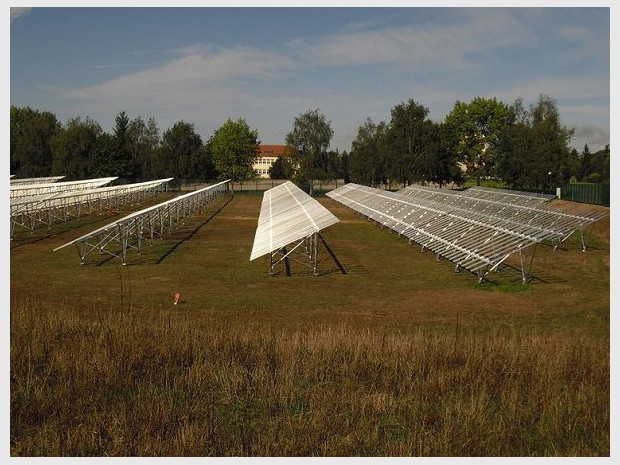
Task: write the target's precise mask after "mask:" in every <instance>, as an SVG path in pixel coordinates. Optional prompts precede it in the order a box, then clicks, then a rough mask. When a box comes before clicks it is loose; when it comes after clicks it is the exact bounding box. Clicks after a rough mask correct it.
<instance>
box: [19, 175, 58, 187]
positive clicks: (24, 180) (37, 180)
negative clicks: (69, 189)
mask: <svg viewBox="0 0 620 465" xmlns="http://www.w3.org/2000/svg"><path fill="white" fill-rule="evenodd" d="M62 178H64V176H45V177H42V178H14V177H13V176H11V186H24V185H26V184H45V183H50V182H56V181H60V180H61V179H62Z"/></svg>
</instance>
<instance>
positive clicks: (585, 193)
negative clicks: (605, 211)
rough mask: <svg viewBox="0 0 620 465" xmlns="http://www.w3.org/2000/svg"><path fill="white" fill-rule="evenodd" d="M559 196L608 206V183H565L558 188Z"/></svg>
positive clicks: (574, 200)
mask: <svg viewBox="0 0 620 465" xmlns="http://www.w3.org/2000/svg"><path fill="white" fill-rule="evenodd" d="M560 197H561V198H562V199H564V200H572V201H573V202H582V203H591V204H595V205H605V206H607V207H608V206H609V184H594V183H589V182H577V183H573V184H565V185H564V186H562V188H561V190H560Z"/></svg>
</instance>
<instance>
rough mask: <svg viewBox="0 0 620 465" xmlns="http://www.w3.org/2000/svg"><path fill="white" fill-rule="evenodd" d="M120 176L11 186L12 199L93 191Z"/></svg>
mask: <svg viewBox="0 0 620 465" xmlns="http://www.w3.org/2000/svg"><path fill="white" fill-rule="evenodd" d="M115 179H118V176H114V177H107V178H97V179H84V180H81V181H66V182H43V183H34V184H24V185H12V186H11V199H16V198H20V197H28V196H32V195H49V194H57V193H59V192H66V191H69V190H76V191H77V190H82V189H92V188H93V187H101V186H105V185H106V184H109V183H111V182H112V181H114V180H115Z"/></svg>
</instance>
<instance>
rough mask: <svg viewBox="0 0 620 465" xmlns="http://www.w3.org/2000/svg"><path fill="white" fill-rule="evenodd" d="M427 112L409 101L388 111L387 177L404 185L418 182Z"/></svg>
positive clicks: (422, 164) (412, 101)
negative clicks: (389, 118) (389, 119)
mask: <svg viewBox="0 0 620 465" xmlns="http://www.w3.org/2000/svg"><path fill="white" fill-rule="evenodd" d="M428 113H429V110H428V108H426V107H424V106H423V105H421V104H419V103H417V102H416V101H414V100H413V99H409V100H408V101H407V102H406V103H401V104H400V105H396V106H395V107H394V108H392V110H391V114H392V119H391V121H390V125H389V128H388V138H389V139H388V140H389V149H388V160H387V175H388V177H389V179H390V180H393V181H396V182H399V183H402V184H403V185H405V184H407V183H410V182H412V181H415V180H421V179H423V178H422V174H423V171H424V160H423V159H424V151H425V142H426V141H425V138H426V137H427V136H428V134H426V131H427V130H428V125H426V124H425V122H426V121H425V120H426V117H427V115H428Z"/></svg>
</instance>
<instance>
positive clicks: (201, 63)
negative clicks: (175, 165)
mask: <svg viewBox="0 0 620 465" xmlns="http://www.w3.org/2000/svg"><path fill="white" fill-rule="evenodd" d="M291 67H292V62H291V60H289V59H288V58H287V57H285V56H282V55H278V54H275V53H269V52H263V51H260V50H255V49H251V48H248V47H239V48H235V49H228V50H225V49H222V50H215V51H214V50H211V49H209V48H205V47H192V48H188V49H184V50H183V51H182V54H181V56H180V57H178V58H176V59H174V60H172V61H170V62H169V63H166V64H164V65H161V66H157V67H154V68H150V69H147V70H143V71H139V72H137V73H133V74H128V75H125V76H122V77H119V78H116V79H113V80H111V81H108V82H105V83H102V84H99V85H95V86H89V87H84V88H79V89H74V90H71V91H69V92H68V93H67V95H68V96H69V97H74V98H82V99H89V100H107V99H110V98H113V99H119V98H122V99H132V100H133V99H142V98H145V99H155V100H161V101H166V100H170V99H171V98H174V99H178V98H182V99H183V100H188V99H189V100H190V101H191V100H192V99H194V98H196V95H197V94H200V93H202V92H205V91H208V90H209V87H210V86H212V85H214V84H216V83H217V84H222V83H230V82H232V81H235V80H238V79H243V78H248V77H251V78H279V77H281V76H282V75H283V73H286V72H287V71H288V70H289V69H291Z"/></svg>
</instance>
